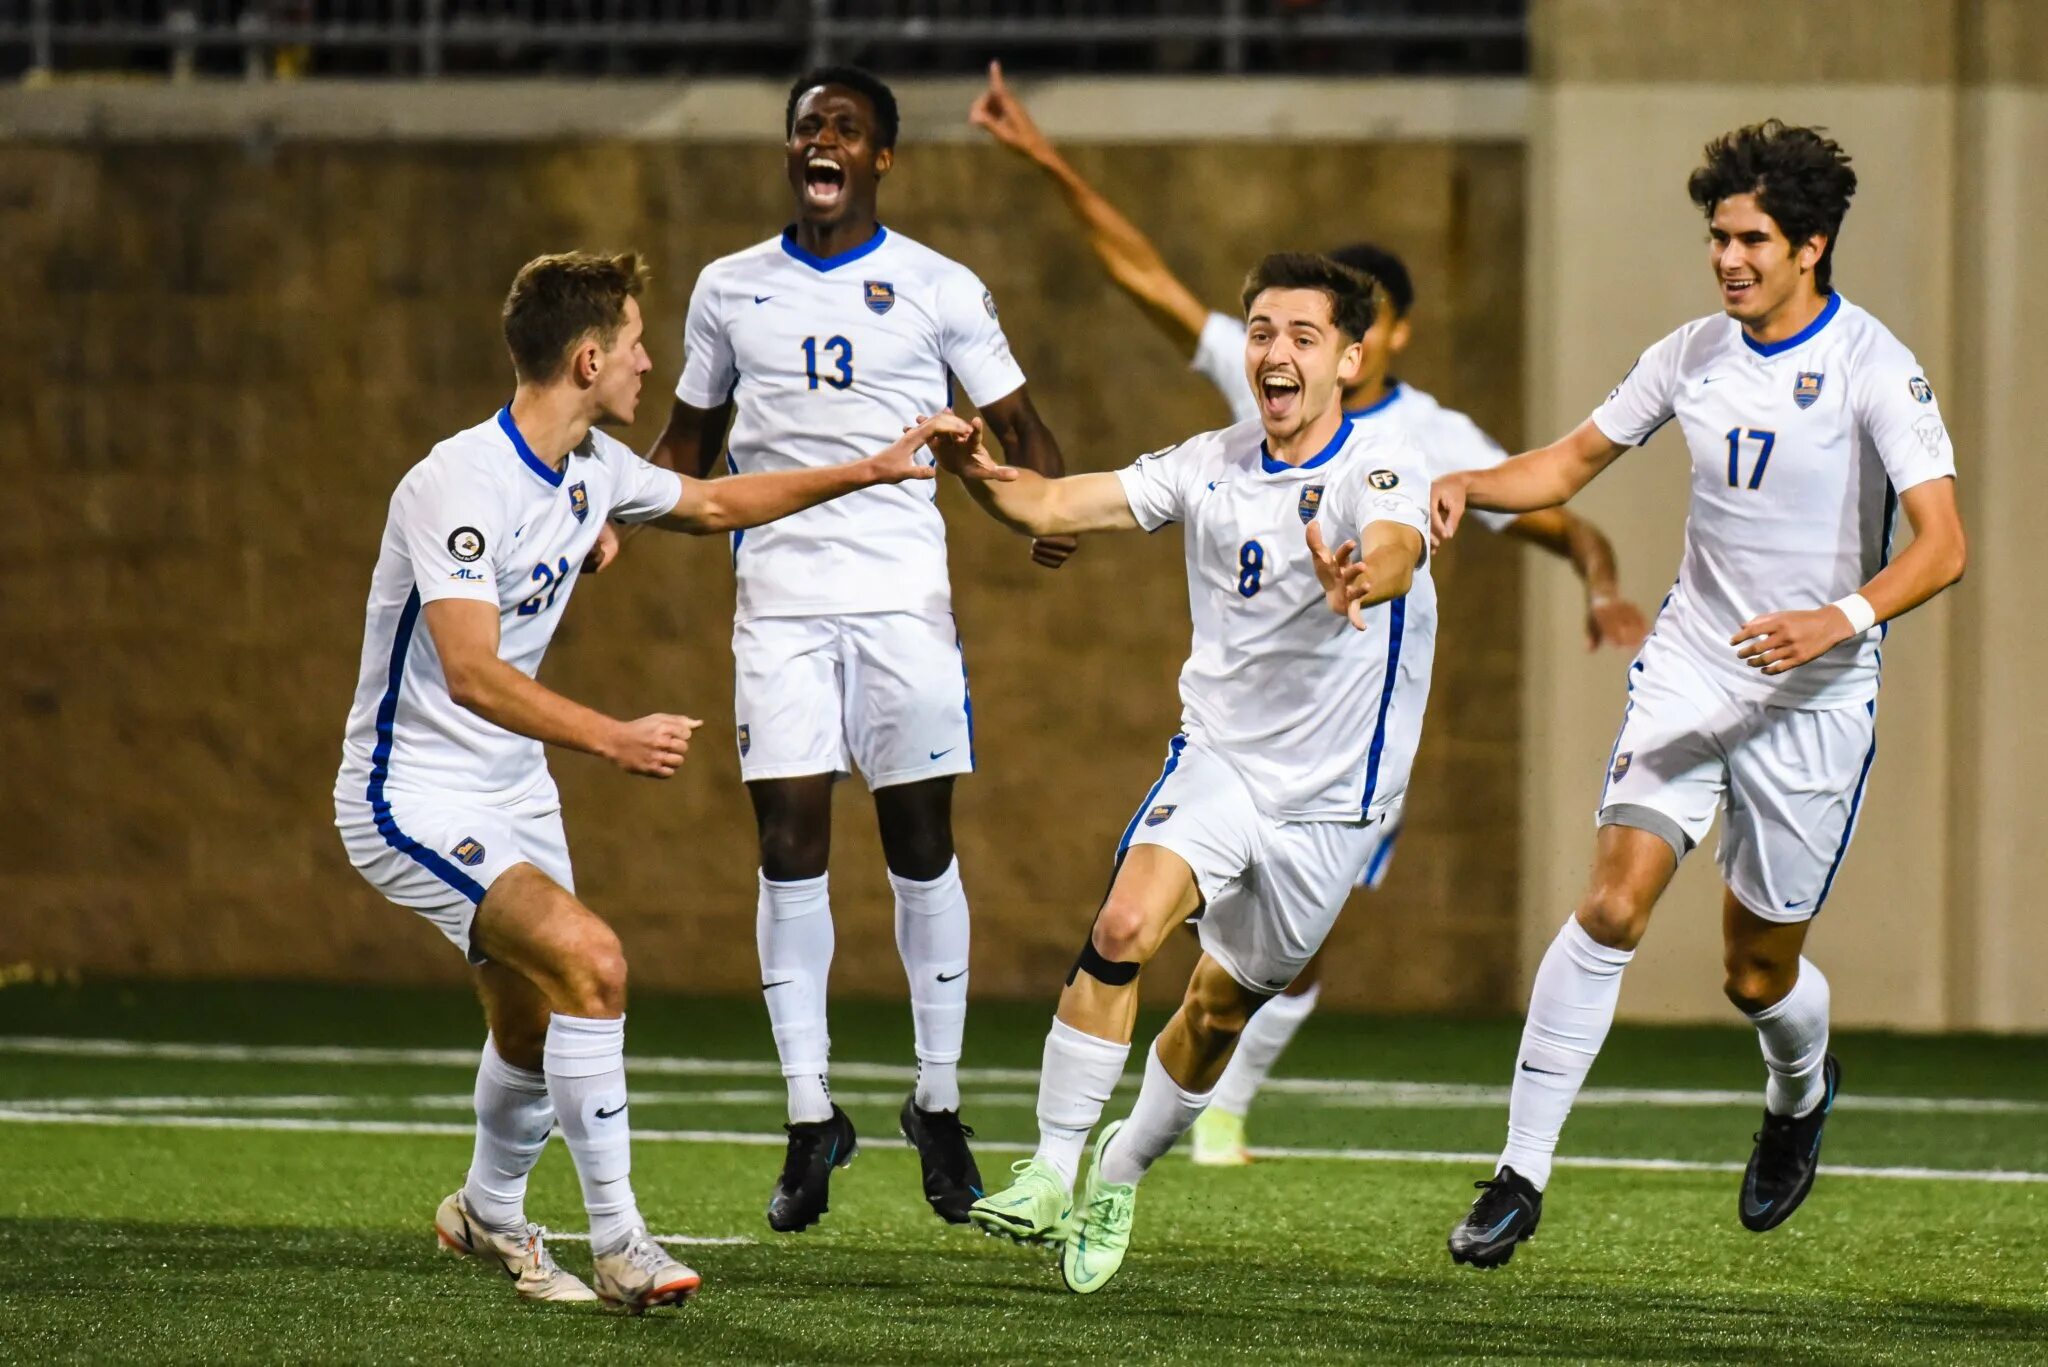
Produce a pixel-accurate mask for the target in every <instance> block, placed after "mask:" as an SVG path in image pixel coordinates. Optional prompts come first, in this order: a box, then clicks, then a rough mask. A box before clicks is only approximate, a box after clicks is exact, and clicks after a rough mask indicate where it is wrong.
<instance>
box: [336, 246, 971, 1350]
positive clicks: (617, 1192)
mask: <svg viewBox="0 0 2048 1367" xmlns="http://www.w3.org/2000/svg"><path fill="white" fill-rule="evenodd" d="M643 278H644V276H643V270H642V267H641V264H640V261H639V258H638V257H636V256H634V255H632V254H626V255H621V256H598V255H591V254H587V253H580V252H577V253H567V254H564V255H560V256H543V257H539V258H537V259H536V260H533V261H530V262H528V263H527V264H526V265H525V266H524V267H523V268H522V269H521V270H520V272H519V275H518V277H517V278H516V279H515V280H514V281H513V282H512V291H511V293H510V295H508V296H507V297H506V300H505V340H506V343H507V345H508V346H509V347H510V349H511V353H512V365H513V370H514V372H515V374H516V376H517V380H518V385H517V388H516V389H515V391H514V392H513V396H512V402H511V403H510V404H509V405H507V406H506V407H504V408H501V409H499V410H498V413H497V415H496V416H495V417H493V418H491V419H490V420H489V421H487V422H483V423H480V424H478V425H477V426H475V427H472V428H470V429H469V430H468V431H465V432H460V433H457V434H456V435H455V436H453V437H450V438H448V440H446V441H444V442H441V443H440V444H439V445H437V446H436V447H435V448H434V449H433V450H432V451H431V452H430V453H429V454H428V455H427V457H426V459H424V460H422V461H421V462H420V463H419V464H417V465H415V466H413V468H412V469H411V470H410V471H408V472H407V473H406V476H405V478H404V479H402V480H400V481H399V485H398V491H397V492H396V493H395V494H394V495H393V496H392V499H391V510H390V514H389V516H388V518H387V519H386V521H385V524H384V538H383V543H382V546H381V548H380V550H379V552H378V556H377V566H376V569H375V571H374V572H373V574H372V576H371V580H370V599H369V611H368V617H367V622H366V624H365V627H364V632H363V660H362V672H361V674H360V676H359V677H358V680H357V683H356V695H355V704H354V706H353V707H352V708H351V709H350V712H349V718H348V733H347V736H346V738H345V740H344V741H343V744H342V762H341V771H340V773H339V774H338V776H337V777H336V779H335V788H334V810H335V824H336V825H337V826H339V827H340V829H341V836H342V841H343V844H344V845H345V846H346V847H347V850H348V856H349V862H351V863H352V864H354V865H355V867H356V868H357V869H358V870H359V871H360V872H361V873H362V875H363V876H364V877H365V878H366V879H368V880H369V881H370V883H371V885H372V886H374V887H375V888H376V889H377V890H378V891H379V892H381V893H383V894H384V895H385V896H386V897H388V898H390V899H391V900H392V901H393V902H396V903H398V904H399V905H400V906H404V907H410V908H412V909H413V910H415V911H417V912H419V913H420V914H421V915H422V916H424V917H426V918H427V919H428V920H429V921H431V922H433V923H434V925H435V927H436V928H437V929H439V930H440V931H441V933H442V934H444V935H446V936H447V937H448V938H449V939H450V940H451V941H453V942H454V944H455V946H456V948H458V949H460V950H462V951H463V952H464V954H465V955H467V957H468V959H469V961H470V963H471V964H473V965H474V966H475V974H474V976H475V981H476V988H477V994H478V996H479V997H481V998H482V1001H483V1005H484V1014H485V1017H486V1019H487V1020H488V1022H489V1025H490V1035H489V1037H488V1038H487V1039H486V1041H485V1043H484V1049H483V1061H482V1063H481V1065H480V1066H479V1067H478V1069H477V1077H476V1118H477V1124H476V1149H475V1154H474V1157H473V1158H472V1160H471V1163H470V1168H469V1176H468V1179H467V1180H466V1181H465V1182H464V1184H463V1186H462V1188H461V1189H460V1190H458V1191H456V1192H455V1193H454V1194H453V1195H451V1196H449V1197H448V1199H447V1200H445V1201H443V1202H442V1203H441V1208H440V1210H439V1212H438V1213H437V1214H436V1215H435V1218H434V1227H435V1229H436V1230H437V1231H438V1232H439V1234H440V1238H441V1241H442V1243H443V1244H444V1245H446V1246H447V1247H448V1248H450V1249H453V1250H455V1251H457V1252H460V1253H466V1254H470V1255H473V1256H475V1257H478V1258H481V1259H483V1260H485V1261H486V1262H490V1263H493V1264H495V1265H497V1266H499V1267H501V1268H502V1269H503V1270H504V1271H505V1272H506V1273H508V1274H509V1275H510V1276H511V1277H512V1279H513V1281H514V1284H515V1285H516V1286H517V1288H518V1291H519V1294H520V1295H521V1296H523V1297H526V1298H527V1299H530V1300H543V1301H587V1300H591V1299H593V1298H599V1299H603V1300H605V1301H607V1302H610V1303H612V1304H616V1305H623V1306H625V1307H627V1308H628V1309H631V1310H634V1311H636V1312H637V1311H642V1310H645V1309H647V1308H648V1307H650V1306H656V1305H667V1304H672V1303H676V1302H680V1301H684V1300H688V1299H689V1298H690V1297H691V1296H693V1295H695V1294H696V1292H697V1286H698V1277H697V1274H696V1273H695V1272H693V1271H691V1270H690V1269H689V1268H687V1267H685V1266H683V1265H682V1264H681V1263H679V1262H677V1261H675V1260H674V1259H673V1258H671V1257H669V1256H668V1254H667V1253H665V1252H664V1251H663V1250H662V1248H661V1246H660V1245H659V1244H657V1243H655V1242H654V1240H653V1239H651V1238H649V1237H648V1234H647V1227H646V1224H645V1222H644V1221H642V1219H641V1218H640V1211H639V1207H638V1206H637V1205H636V1203H635V1201H634V1198H633V1187H632V1182H631V1177H630V1167H631V1163H630V1147H631V1141H630V1127H629V1125H628V1121H627V1116H626V1070H625V1055H624V1050H625V1029H626V1018H625V1009H626V962H625V958H624V956H623V955H622V954H621V952H620V948H619V940H618V937H617V936H616V935H614V934H613V933H612V931H611V928H610V927H609V926H607V925H606V924H605V923H604V922H603V921H602V920H601V919H599V918H598V916H597V915H596V914H595V913H593V912H592V911H591V910H590V909H589V908H587V907H586V906H584V905H583V903H582V902H581V901H579V900H578V899H577V897H576V893H575V880H574V878H573V876H572V875H571V872H570V867H569V852H568V848H567V846H566V845H565V843H564V841H563V836H562V815H561V800H560V797H559V796H558V794H557V793H556V790H555V783H554V779H553V778H552V777H551V776H550V775H549V773H548V766H547V759H546V756H545V753H544V751H543V749H542V747H543V745H560V746H566V747H568V748H570V749H573V750H581V751H584V752H585V753H587V754H593V755H601V756H603V757H604V758H606V759H609V760H611V761H612V762H613V763H614V764H616V765H618V766H619V767H620V768H622V769H624V770H626V771H627V772H628V773H633V774H643V775H646V776H648V777H651V778H667V777H669V776H670V775H672V774H674V773H675V771H676V770H677V768H679V767H680V766H681V765H682V763H683V759H684V756H685V754H686V753H687V751H688V750H689V745H690V735H691V733H692V732H693V731H695V730H696V728H697V726H698V723H697V722H696V721H694V720H692V719H691V718H689V717H683V716H677V715H673V714H669V713H654V714H652V715H649V716H645V717H641V718H639V719H638V720H636V721H619V720H616V719H614V718H612V717H608V716H605V715H604V714H603V713H601V712H595V711H592V710H591V709H590V708H587V707H584V706H582V705H580V704H578V703H575V702H572V701H570V700H569V699H567V698H565V697H563V696H561V695H560V694H558V693H556V692H554V691H552V690H551V689H549V688H547V687H545V686H544V685H542V684H540V683H538V682H536V681H535V678H534V675H535V674H536V673H537V672H538V670H539V668H540V662H541V656H542V655H543V654H545V653H546V651H547V647H548V642H549V641H550V640H551V639H552V638H553V636H554V634H555V628H556V626H557V625H558V624H559V623H560V621H561V619H562V614H563V613H564V612H566V611H567V610H568V606H569V596H570V594H571V593H572V592H574V590H575V579H576V576H577V572H578V568H579V567H580V566H581V565H582V564H583V560H584V557H585V556H586V555H587V554H588V553H589V552H590V550H591V547H592V545H593V544H594V543H595V542H596V540H597V535H598V529H599V528H600V527H602V526H603V525H604V523H605V520H606V518H608V517H616V518H620V519H623V520H626V521H632V522H639V521H652V522H654V523H655V525H657V526H661V527H666V528H668V529H669V530H672V531H683V532H699V533H711V532H723V531H732V530H736V529H739V528H744V527H755V526H759V525H761V524H762V523H765V522H768V521H770V520H771V519H774V518H778V517H782V516H785V515H787V514H789V513H794V512H796V511H798V510H799V509H803V508H808V507H810V506H812V505H814V504H817V503H821V502H823V501H824V500H826V499H829V498H836V497H838V496H839V495H841V494H847V493H851V492H853V491H854V490H857V489H866V488H869V487H872V486H875V485H879V484H893V483H897V482H899V481H904V480H912V479H923V478H930V476H931V474H932V471H931V469H930V467H929V466H927V465H924V464H922V463H921V462H919V461H918V460H917V459H916V453H917V450H918V448H919V445H920V444H921V443H922V441H923V440H924V438H925V436H926V435H927V434H928V433H929V431H930V430H931V426H932V425H927V426H926V427H924V428H920V429H918V430H916V431H913V432H910V433H906V434H905V435H904V436H903V437H902V438H901V439H900V440H898V441H896V442H894V443H891V444H888V445H887V449H885V450H883V451H881V452H880V453H879V454H877V455H875V456H872V457H869V458H867V459H865V460H859V461H848V462H845V463H842V464H838V465H833V466H830V467H827V468H823V469H795V470H790V471H787V472H785V473H778V474H760V475H748V476H744V477H741V478H738V479H729V480H719V481H716V482H715V483H708V484H707V483H704V482H702V481H700V480H695V479H684V478H679V477H678V476H677V475H676V474H675V473H674V472H672V471H668V470H663V469H660V468H657V467H655V466H652V465H649V464H647V463H646V462H645V461H643V460H641V459H640V458H639V457H638V456H636V455H634V454H633V453H632V452H631V451H629V450H628V449H627V448H626V447H625V446H623V445H621V444H620V443H619V442H618V441H616V440H614V439H613V438H611V437H609V436H607V435H605V434H604V433H603V432H601V431H598V430H597V429H598V426H599V425H608V424H624V423H630V422H631V421H632V420H633V410H634V409H635V408H636V407H637V406H638V404H639V401H640V377H641V376H642V375H644V374H646V373H647V371H648V369H649V367H650V362H649V361H648V359H647V353H646V351H645V350H644V349H643V348H642V347H641V344H640V340H641V321H640V305H639V302H638V299H637V298H636V296H637V295H638V294H639V293H640V290H641V285H642V282H643ZM422 623H424V624H425V630H424V631H421V630H420V627H421V624H422ZM557 1124H559V1125H560V1126H561V1130H562V1138H563V1140H564V1141H565V1142H566V1143H567V1144H568V1147H569V1156H570V1157H571V1159H573V1160H574V1162H575V1164H576V1174H577V1176H578V1178H579V1179H581V1181H582V1185H583V1202H584V1205H585V1207H586V1208H587V1209H588V1211H589V1213H590V1242H591V1249H592V1252H593V1254H594V1255H595V1256H594V1262H595V1265H596V1274H595V1282H596V1289H595V1291H594V1292H593V1291H592V1289H591V1288H590V1287H589V1286H586V1285H585V1284H584V1283H583V1282H582V1281H580V1280H578V1279H577V1278H576V1277H574V1276H571V1275H570V1274H569V1273H567V1272H564V1271H562V1270H561V1269H560V1268H559V1267H557V1266H556V1265H555V1261H554V1259H553V1258H552V1257H551V1256H550V1255H549V1253H548V1250H547V1248H546V1246H545V1245H544V1244H543V1243H542V1241H541V1233H540V1229H539V1227H538V1226H537V1225H532V1224H529V1223H528V1222H527V1220H526V1214H525V1197H526V1179H527V1174H528V1173H529V1172H531V1171H532V1169H533V1166H534V1163H535V1162H536V1161H537V1160H538V1159H539V1158H540V1152H541V1149H542V1148H543V1147H545V1145H546V1143H547V1138H548V1131H549V1130H550V1129H551V1128H553V1127H554V1126H555V1125H557Z"/></svg>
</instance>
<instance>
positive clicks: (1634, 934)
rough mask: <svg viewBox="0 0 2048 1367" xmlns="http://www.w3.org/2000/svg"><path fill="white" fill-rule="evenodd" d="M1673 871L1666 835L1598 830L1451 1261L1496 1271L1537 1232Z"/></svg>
mask: <svg viewBox="0 0 2048 1367" xmlns="http://www.w3.org/2000/svg"><path fill="white" fill-rule="evenodd" d="M1677 869H1678V856H1677V853H1676V852H1675V851H1674V850H1673V848H1672V846H1671V844H1670V843H1669V842H1668V840H1667V839H1666V838H1665V836H1664V835H1662V834H1658V833H1655V832H1652V831H1648V830H1643V829H1639V828H1637V827H1635V826H1624V825H1614V824H1610V825H1606V826H1602V827H1601V828H1600V834H1599V838H1598V842H1597V845H1596V847H1595V853H1594V861H1593V879H1592V883H1591V886H1589V887H1588V888H1587V890H1586V894H1585V896H1584V897H1583V898H1581V899H1580V902H1579V906H1578V910H1577V911H1576V912H1574V913H1573V915H1572V917H1571V919H1570V920H1568V921H1566V922H1565V923H1564V927H1563V929H1561V930H1559V931H1558V933H1557V938H1556V939H1555V940H1553V941H1551V944H1550V948H1549V949H1548V950H1547V951H1545V952H1544V955H1543V963H1542V965H1541V966H1540V967H1538V968H1537V970H1536V982H1535V984H1534V986H1533V987H1532V988H1531V989H1530V993H1529V1014H1528V1020H1527V1023H1526V1024H1525V1025H1524V1026H1523V1027H1522V1045H1521V1051H1520V1053H1519V1054H1518V1055H1517V1057H1516V1061H1515V1073H1514V1079H1513V1087H1512V1089H1511V1091H1510V1093H1509V1100H1508V1142H1507V1148H1506V1149H1505V1150H1504V1151H1503V1152H1502V1154H1501V1157H1500V1164H1499V1167H1498V1169H1497V1170H1496V1172H1495V1174H1494V1175H1493V1176H1492V1177H1490V1178H1488V1179H1487V1180H1486V1181H1483V1182H1481V1183H1479V1184H1478V1185H1479V1187H1480V1196H1479V1199H1478V1200H1477V1201H1475V1202H1473V1204H1472V1209H1471V1211H1470V1212H1469V1213H1468V1214H1467V1215H1466V1216H1465V1218H1464V1220H1462V1221H1461V1222H1460V1223H1459V1224H1458V1226H1457V1227H1456V1228H1455V1229H1453V1230H1452V1231H1451V1241H1450V1242H1451V1257H1452V1259H1453V1260H1455V1261H1457V1262H1461V1263H1469V1264H1470V1265H1472V1266H1474V1267H1497V1266H1499V1265H1500V1264H1502V1263H1504V1262H1506V1261H1507V1260H1508V1259H1509V1258H1510V1257H1512V1256H1513V1254H1514V1251H1515V1245H1517V1244H1518V1243H1520V1242H1521V1241H1522V1240H1524V1239H1526V1238H1528V1237H1529V1236H1530V1235H1531V1234H1532V1233H1534V1232H1535V1229H1536V1224H1537V1221H1538V1220H1539V1219H1540V1218H1541V1217H1542V1212H1543V1195H1542V1193H1543V1188H1544V1186H1545V1184H1546V1183H1548V1182H1549V1180H1550V1165H1551V1157H1552V1155H1553V1154H1554V1153H1555V1152H1556V1151H1557V1140H1558V1136H1559V1135H1560V1134H1561V1133H1562V1132H1563V1130H1564V1122H1565V1117H1566V1116H1568V1115H1569V1114H1571V1108H1572V1102H1573V1101H1575V1100H1576V1099H1577V1098H1578V1095H1579V1088H1580V1087H1582V1086H1584V1085H1585V1081H1586V1074H1587V1072H1588V1071H1589V1070H1590V1069H1591V1068H1592V1066H1593V1060H1594V1058H1595V1057H1597V1056H1598V1055H1599V1053H1600V1046H1601V1044H1602V1043H1603V1042H1605V1040H1606V1038H1607V1031H1608V1028H1609V1027H1610V1026H1612V1025H1613V1024H1614V1007H1615V1003H1616V1002H1617V1001H1618V1000H1619V999H1620V996H1621V973H1622V970H1623V969H1624V968H1626V967H1627V966H1628V962H1629V960H1630V959H1632V958H1634V957H1635V949H1636V945H1637V944H1639V943H1641V941H1642V938H1643V932H1644V931H1645V930H1646V929H1648V927H1649V924H1650V912H1651V911H1652V909H1654V908H1655V907H1656V905H1657V899H1658V898H1659V897H1660V896H1662V895H1663V892H1664V889H1665V887H1666V886H1667V885H1668V884H1669V883H1670V882H1671V875H1672V874H1673V873H1675V872H1676V871H1677Z"/></svg>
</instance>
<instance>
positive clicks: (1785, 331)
mask: <svg viewBox="0 0 2048 1367" xmlns="http://www.w3.org/2000/svg"><path fill="white" fill-rule="evenodd" d="M1827 306H1828V296H1827V295H1825V294H1822V293H1820V292H1819V291H1818V290H1815V289H1813V288H1811V287H1808V288H1805V289H1800V290H1795V291H1793V293H1792V297H1791V298H1789V299H1787V300H1786V301H1785V302H1784V303H1782V304H1780V305H1778V307H1776V308H1774V309H1772V310H1771V311H1770V313H1768V314H1767V315H1765V317H1764V319H1763V321H1762V322H1760V323H1757V324H1755V325H1753V326H1752V325H1751V324H1749V323H1744V324H1743V325H1742V330H1743V331H1744V332H1746V333H1748V334H1749V339H1750V340H1751V341H1753V342H1762V343H1764V344H1765V345H1766V346H1768V345H1769V344H1770V343H1772V342H1782V341H1784V340H1785V339H1786V338H1787V337H1797V336H1798V335H1799V334H1800V333H1801V332H1804V331H1805V330H1806V327H1807V325H1808V324H1810V323H1811V322H1813V320H1814V319H1816V318H1818V317H1820V315H1821V310H1822V309H1825V308H1826V307H1827Z"/></svg>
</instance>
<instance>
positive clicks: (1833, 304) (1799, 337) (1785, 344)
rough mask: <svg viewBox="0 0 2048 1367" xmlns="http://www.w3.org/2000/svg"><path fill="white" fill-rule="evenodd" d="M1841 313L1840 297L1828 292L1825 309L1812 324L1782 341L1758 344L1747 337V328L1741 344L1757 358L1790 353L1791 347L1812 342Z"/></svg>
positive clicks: (1744, 330)
mask: <svg viewBox="0 0 2048 1367" xmlns="http://www.w3.org/2000/svg"><path fill="white" fill-rule="evenodd" d="M1841 311H1842V296H1841V295H1840V294H1837V293H1835V292H1833V291H1830V292H1829V294H1828V303H1827V307H1826V308H1824V309H1822V310H1821V311H1820V316H1819V317H1818V318H1815V319H1814V320H1813V321H1812V322H1810V323H1808V324H1807V325H1806V326H1805V327H1803V328H1801V329H1799V331H1797V332H1795V333H1793V334H1792V335H1791V336H1790V337H1787V338H1786V339H1785V340H1784V341H1782V342H1759V341H1758V340H1757V339H1756V338H1754V337H1752V336H1750V335H1749V329H1748V328H1743V329H1742V344H1743V345H1744V346H1746V347H1748V348H1749V349H1750V350H1751V351H1754V352H1755V353H1756V354H1757V355H1759V356H1775V355H1777V354H1778V353H1779V352H1781V351H1790V350H1791V349H1792V348H1793V347H1796V346H1798V345H1799V344H1800V343H1801V342H1810V341H1812V340H1813V336H1814V334H1815V333H1817V332H1819V331H1820V330H1821V329H1822V328H1824V327H1826V326H1827V325H1828V323H1829V322H1830V321H1832V320H1833V318H1834V316H1835V315H1836V314H1838V313H1840V312H1841Z"/></svg>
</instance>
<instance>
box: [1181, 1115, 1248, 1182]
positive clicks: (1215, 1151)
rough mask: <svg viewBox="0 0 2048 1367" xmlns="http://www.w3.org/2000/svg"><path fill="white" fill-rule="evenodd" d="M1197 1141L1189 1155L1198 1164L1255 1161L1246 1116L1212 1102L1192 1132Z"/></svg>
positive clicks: (1215, 1165)
mask: <svg viewBox="0 0 2048 1367" xmlns="http://www.w3.org/2000/svg"><path fill="white" fill-rule="evenodd" d="M1188 1137H1189V1138H1190V1139H1191V1140H1192V1141H1193V1143H1194V1152H1193V1153H1192V1154H1191V1155H1189V1156H1190V1157H1192V1158H1193V1159H1194V1160H1195V1165H1196V1166H1197V1167H1203V1168H1241V1167H1243V1166H1244V1165H1245V1164H1247V1163H1249V1162H1251V1161H1252V1154H1251V1150H1250V1149H1249V1148H1247V1147H1246V1146H1245V1142H1244V1117H1243V1116H1241V1115H1232V1114H1231V1113H1230V1112H1228V1111H1222V1110H1218V1109H1217V1108H1216V1107H1214V1106H1211V1107H1210V1108H1209V1109H1208V1110H1206V1111H1204V1112H1202V1114H1201V1115H1200V1116H1199V1117H1198V1118H1197V1119H1196V1120H1195V1128H1194V1129H1193V1130H1192V1131H1190V1132H1189V1136H1188Z"/></svg>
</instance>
